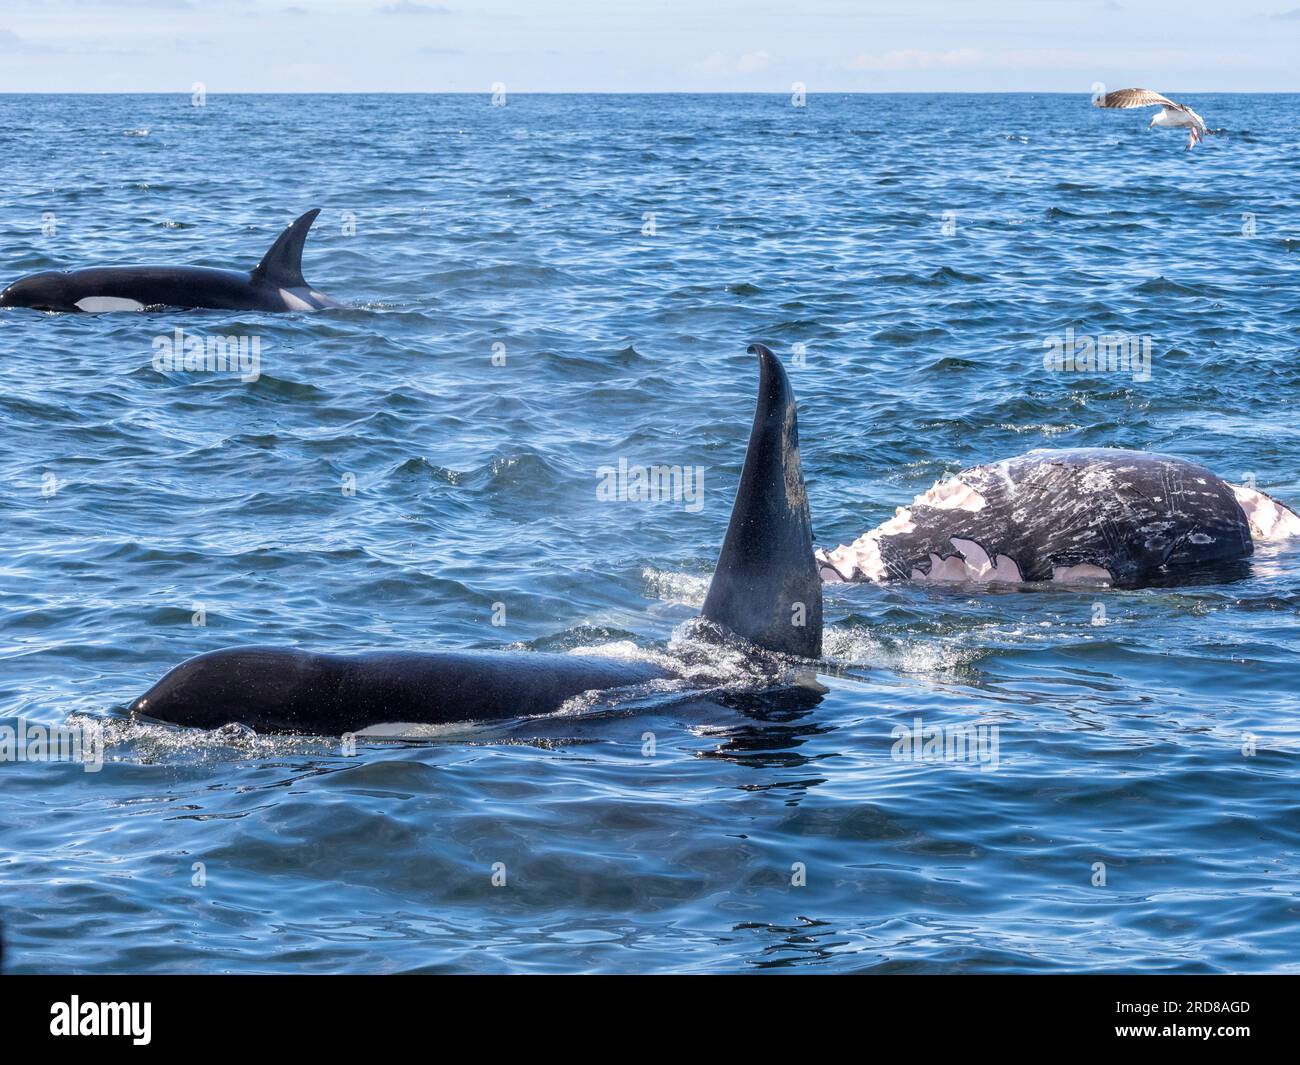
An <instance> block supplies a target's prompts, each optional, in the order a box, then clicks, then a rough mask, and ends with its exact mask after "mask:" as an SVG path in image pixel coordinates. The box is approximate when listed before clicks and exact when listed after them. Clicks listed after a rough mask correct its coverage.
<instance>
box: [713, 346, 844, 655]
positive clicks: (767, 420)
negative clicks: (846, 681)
mask: <svg viewBox="0 0 1300 1065" xmlns="http://www.w3.org/2000/svg"><path fill="white" fill-rule="evenodd" d="M749 353H750V354H751V355H757V356H758V359H759V383H758V406H757V407H756V408H755V410H754V427H753V429H752V430H751V431H750V434H749V450H748V451H746V452H745V468H744V470H743V471H742V472H741V474H740V487H739V488H738V489H736V502H735V504H734V505H733V506H732V508H731V524H730V525H728V526H727V537H726V539H725V540H724V541H723V542H722V553H721V554H720V555H719V556H718V565H717V568H716V569H715V570H714V571H713V582H712V583H711V584H710V585H709V594H708V596H707V597H706V598H705V600H704V611H703V613H704V616H705V617H706V618H709V619H710V620H712V621H716V622H718V623H719V624H721V625H725V626H726V627H727V628H729V629H730V630H731V631H732V632H734V633H736V634H738V635H740V636H743V637H745V639H747V640H749V641H751V642H752V643H756V644H758V645H759V646H760V647H766V648H767V649H768V650H771V651H780V652H783V653H785V654H792V655H801V656H803V657H805V658H819V657H820V656H821V653H822V581H821V575H820V574H819V573H818V572H817V563H816V560H815V559H814V557H813V546H812V519H811V518H810V516H809V514H808V494H807V492H806V491H805V490H804V483H803V466H802V464H801V463H800V461H799V423H798V419H797V416H796V409H795V400H794V390H793V389H792V388H791V387H790V381H789V379H788V378H787V377H786V375H785V370H784V369H783V368H782V366H781V362H780V360H779V359H778V358H777V357H776V356H775V355H773V354H772V352H771V351H769V350H768V349H767V348H765V347H764V346H763V345H762V344H753V345H751V346H750V348H749Z"/></svg>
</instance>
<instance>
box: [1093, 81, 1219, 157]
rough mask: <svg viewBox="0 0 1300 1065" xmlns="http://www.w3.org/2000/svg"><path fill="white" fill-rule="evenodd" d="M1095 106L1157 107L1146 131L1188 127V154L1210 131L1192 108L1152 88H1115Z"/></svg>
mask: <svg viewBox="0 0 1300 1065" xmlns="http://www.w3.org/2000/svg"><path fill="white" fill-rule="evenodd" d="M1093 106H1094V107H1107V108H1124V109H1128V108H1133V107H1153V106H1158V107H1159V108H1160V110H1159V111H1157V112H1156V113H1155V114H1154V115H1152V116H1151V121H1150V122H1149V123H1148V124H1147V128H1148V129H1151V128H1154V127H1156V126H1164V127H1171V128H1185V129H1186V130H1187V148H1188V150H1189V151H1190V150H1191V149H1192V148H1193V147H1194V146H1195V145H1196V144H1197V143H1198V142H1199V141H1200V140H1201V139H1202V138H1203V137H1205V135H1206V134H1207V133H1208V132H1209V129H1208V128H1207V127H1206V125H1205V119H1203V118H1202V117H1201V116H1200V115H1198V114H1197V113H1196V112H1195V111H1193V110H1192V109H1191V108H1190V107H1188V106H1187V105H1186V104H1180V103H1175V102H1174V101H1173V100H1171V99H1169V97H1167V96H1161V95H1160V93H1158V92H1155V91H1154V90H1152V89H1116V90H1115V91H1114V92H1108V93H1107V94H1106V95H1105V96H1102V97H1100V98H1098V99H1096V100H1094V101H1093Z"/></svg>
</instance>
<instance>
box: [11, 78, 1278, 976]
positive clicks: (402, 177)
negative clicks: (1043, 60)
mask: <svg viewBox="0 0 1300 1065" xmlns="http://www.w3.org/2000/svg"><path fill="white" fill-rule="evenodd" d="M1173 95H1174V97H1175V98H1176V99H1182V100H1185V101H1186V102H1187V103H1188V104H1190V105H1191V106H1193V107H1194V108H1196V109H1197V110H1198V111H1199V112H1200V113H1201V114H1203V115H1204V116H1205V117H1206V119H1207V120H1208V122H1209V124H1210V126H1211V127H1212V128H1214V129H1215V130H1217V131H1218V132H1217V135H1215V136H1212V137H1209V138H1208V139H1207V141H1206V143H1205V144H1203V145H1202V146H1200V147H1198V148H1197V149H1195V150H1194V151H1191V152H1187V151H1185V150H1184V148H1183V143H1184V139H1185V138H1184V136H1183V135H1182V134H1180V133H1177V132H1171V131H1161V130H1148V129H1147V128H1146V122H1147V112H1142V111H1129V112H1109V111H1108V112H1102V111H1099V110H1096V109H1094V108H1091V107H1089V106H1088V99H1087V97H1086V96H1083V95H1080V96H1057V95H1042V96H1035V95H987V96H984V95H881V96H872V95H855V96H818V95H812V96H810V97H809V98H808V100H807V106H805V107H794V106H792V105H791V99H790V98H789V97H787V96H778V95H772V96H742V95H737V96H687V95H680V96H677V95H674V96H563V95H556V96H549V95H548V96H526V95H524V96H521V95H515V96H510V97H509V98H508V100H507V101H506V105H505V106H493V105H492V103H491V101H490V99H489V98H488V97H487V96H482V97H479V96H387V95H374V96H303V97H291V96H211V97H209V98H208V99H207V101H206V106H202V107H196V106H192V104H191V99H190V97H189V96H187V95H177V96H0V177H2V178H3V181H2V182H0V285H3V284H5V283H7V282H8V281H10V280H12V279H14V278H16V277H18V276H19V275H22V274H25V273H29V272H32V271H36V270H41V269H48V268H65V267H71V266H79V265H91V264H111V263H124V264H125V263H132V262H162V263H194V264H203V265H211V266H229V267H241V268H245V269H246V268H249V267H251V266H252V265H254V264H255V263H256V262H257V260H258V259H259V258H260V257H261V255H262V253H263V252H264V251H265V250H266V248H267V247H269V246H270V244H271V242H272V241H273V240H274V238H275V236H276V235H277V234H278V233H279V231H280V230H281V228H282V227H283V226H284V225H286V224H287V223H288V222H289V221H291V220H292V219H293V218H294V217H296V216H297V215H298V214H300V213H302V212H303V211H305V210H307V209H308V208H310V207H314V206H319V207H321V208H323V212H322V214H321V216H320V218H319V220H318V221H317V223H316V226H315V229H314V230H313V232H312V235H311V237H310V238H309V240H308V242H307V248H306V254H305V258H304V264H305V273H306V276H307V279H308V280H309V281H310V282H311V283H312V284H313V285H314V286H315V287H317V288H318V289H320V290H321V291H323V292H325V293H328V294H329V295H331V296H334V297H336V298H338V299H341V300H344V301H346V302H348V303H349V304H350V305H351V306H350V307H349V308H347V309H343V310H336V311H326V312H322V313H319V314H314V315H312V314H300V313H291V314H284V315H271V314H264V313H251V312H250V313H235V312H211V311H209V312H194V311H164V312H160V313H151V314H107V315H50V314H42V313H38V312H33V311H22V310H14V311H4V312H0V481H2V482H3V485H4V491H3V492H0V663H2V666H0V727H8V728H10V729H13V730H15V731H16V730H18V729H21V728H30V727H31V726H32V725H44V726H53V725H59V724H65V723H72V724H85V723H87V722H91V721H93V722H98V723H99V724H100V725H101V726H102V730H103V735H104V738H105V749H104V752H103V754H104V764H103V766H102V768H101V769H100V770H99V771H98V772H87V771H86V767H85V766H83V765H81V764H77V763H75V762H70V761H53V762H51V761H14V760H9V761H5V762H2V763H0V788H2V793H3V797H4V798H3V802H0V918H2V919H3V921H4V925H5V933H6V940H7V948H8V954H7V958H6V967H7V969H8V970H9V971H13V972H29V973H32V972H87V973H92V972H109V973H118V972H149V973H171V972H186V973H189V972H194V973H197V972H241V973H255V972H256V973H261V972H321V973H326V972H411V971H444V972H506V971H510V972H574V971H581V972H595V971H600V972H629V971H631V972H704V971H710V972H715V971H728V972H737V971H748V970H762V969H775V970H786V971H790V970H794V971H799V970H803V971H819V972H829V971H835V972H850V971H854V972H864V971H865V972H913V973H916V972H920V973H930V972H952V971H976V972H990V971H992V972H1008V971H1010V972H1050V971H1084V972H1095V971H1143V972H1236V971H1249V972H1280V971H1291V972H1295V971H1300V788H1298V787H1297V774H1298V770H1300V683H1297V662H1298V660H1300V659H1298V654H1300V623H1298V619H1297V609H1298V607H1300V541H1291V542H1290V543H1289V544H1288V543H1282V544H1274V545H1263V546H1262V547H1261V548H1260V550H1259V551H1258V552H1257V554H1256V557H1255V559H1254V561H1253V563H1252V565H1251V566H1250V567H1249V570H1248V571H1247V572H1244V573H1243V574H1241V575H1240V576H1239V578H1238V579H1236V580H1232V581H1229V582H1226V583H1218V584H1209V583H1191V584H1181V585H1175V586H1171V587H1162V588H1152V589H1145V590H1140V591H1125V592H1120V591H1098V590H1095V589H1086V588H1069V587H1037V588H1018V587H1010V588H1002V589H972V588H969V587H918V586H911V585H894V586H886V587H880V586H873V585H868V584H863V585H833V586H828V587H827V588H826V602H825V606H826V639H825V643H826V656H827V663H826V666H825V672H824V674H823V675H822V676H821V678H820V679H821V682H822V683H823V684H824V685H825V686H826V688H827V689H828V690H827V691H826V693H825V695H824V697H823V698H821V699H820V701H817V700H815V699H814V698H807V697H805V698H800V699H791V698H785V697H780V696H777V695H768V694H764V693H762V692H759V691H756V690H752V689H753V685H752V684H751V685H750V686H749V688H746V684H747V682H748V681H749V680H752V678H748V677H747V676H746V674H745V670H746V667H745V665H744V663H743V662H739V661H735V660H732V659H729V658H726V657H725V656H722V657H719V659H718V661H716V662H714V663H711V664H710V669H711V670H712V673H713V676H711V677H710V678H709V680H710V682H711V683H712V685H713V686H714V687H715V688H716V689H728V688H730V689H733V690H732V692H731V694H729V695H719V696H717V697H711V696H700V697H696V698H679V699H676V700H663V699H661V700H656V699H653V698H651V699H646V698H641V699H628V700H621V699H620V698H619V697H617V696H615V697H606V698H604V699H596V700H590V701H587V702H584V703H582V704H580V705H576V706H575V707H574V708H573V710H572V712H569V713H565V714H563V715H561V716H560V717H558V718H553V719H549V720H542V719H537V718H531V719H530V718H520V719H518V720H513V721H507V722H503V723H495V724H489V725H483V724H478V725H476V724H467V725H458V726H449V727H446V728H444V729H434V730H430V732H429V734H428V735H427V736H424V737H422V738H421V740H420V742H386V741H380V740H368V739H362V740H360V741H359V742H358V746H357V749H356V750H355V752H350V751H349V750H347V749H346V748H344V747H342V746H341V745H340V741H339V740H338V738H310V737H297V738H294V737H277V736H267V735H256V734H252V733H250V732H248V731H247V730H244V729H239V728H227V729H223V730H218V731H216V732H212V733H196V732H187V731H185V730H179V729H174V728H170V727H165V726H162V725H158V724H151V723H148V722H145V721H132V720H130V719H129V717H128V716H127V714H126V713H125V711H124V709H123V708H124V706H125V704H126V703H127V702H129V701H130V700H131V699H132V698H134V697H135V696H136V695H138V694H140V693H141V692H142V691H143V690H145V689H146V688H147V687H149V686H150V685H151V684H152V683H153V682H154V681H155V680H156V679H157V678H158V677H159V676H161V675H162V674H163V673H164V672H166V671H167V670H168V669H169V668H171V667H172V666H174V665H176V664H177V663H179V662H181V661H182V660H184V659H185V658H187V657H189V656H191V655H194V654H197V653H200V652H203V651H208V650H212V649H215V648H223V647H230V646H235V645H238V644H245V643H252V642H258V643H269V644H279V645H285V646H298V647H304V648H312V649H316V650H322V651H336V652H346V651H359V650H365V649H395V648H401V649H432V648H475V647H481V648H490V647H502V646H512V647H522V648H532V649H545V650H560V651H566V650H572V649H577V648H600V649H601V650H602V653H606V654H612V655H615V656H625V657H635V656H638V655H650V656H670V657H671V656H672V655H674V653H675V652H676V650H677V648H678V644H679V643H680V641H681V640H682V639H683V635H682V634H683V632H684V631H685V630H684V625H685V623H686V622H688V620H689V619H690V618H691V617H692V616H693V615H694V614H695V613H696V612H697V611H698V609H699V606H700V604H701V602H702V600H703V596H704V592H705V589H706V588H707V583H708V578H709V574H710V573H711V572H712V566H713V562H714V560H715V558H716V553H717V550H718V548H719V546H720V544H721V541H722V536H723V532H724V530H725V528H726V524H727V519H728V516H729V513H730V508H731V503H732V498H733V495H734V492H735V488H736V484H737V481H738V478H739V473H740V466H741V462H742V460H743V456H744V448H745V443H746V441H747V439H748V432H749V421H750V417H751V414H752V411H753V406H754V395H755V388H756V384H757V366H756V362H755V360H754V358H753V357H752V356H749V355H747V354H746V353H745V348H746V346H747V345H748V344H750V343H751V342H753V341H756V340H758V341H763V342H766V343H768V344H769V345H771V346H772V347H773V348H774V349H775V350H777V351H778V353H779V354H780V355H781V356H782V358H783V360H784V361H785V363H786V365H787V367H788V369H789V371H790V375H791V379H792V382H793V385H794V388H795V391H796V393H797V395H798V397H799V403H800V411H799V419H800V431H801V443H802V456H803V464H804V470H805V474H806V476H807V480H808V492H809V499H810V503H811V508H812V515H813V525H814V529H815V531H816V534H817V540H818V543H819V544H821V545H825V546H834V545H836V544H839V543H847V542H849V541H851V540H853V539H854V538H856V537H857V536H859V535H860V534H861V533H863V532H864V531H866V530H867V529H868V528H870V527H872V526H873V525H875V524H877V523H878V522H880V521H883V520H885V519H886V518H888V517H890V516H891V515H892V514H893V511H894V507H896V506H899V505H905V504H907V503H909V502H910V501H911V499H912V497H913V496H914V495H916V494H917V493H919V492H922V491H924V490H926V489H927V488H928V487H929V486H930V485H931V484H932V483H933V482H934V481H935V480H937V479H938V478H940V477H941V476H943V475H944V474H945V473H948V472H952V471H955V470H957V469H959V468H961V467H962V466H967V465H973V464H976V463H979V462H984V461H991V460H995V459H999V458H1005V457H1008V456H1011V455H1015V454H1018V453H1021V452H1024V451H1027V450H1029V449H1031V448H1035V447H1075V446H1089V447H1094V446H1119V447H1129V448H1142V449H1151V450H1157V451H1163V452H1168V453H1171V454H1175V455H1180V456H1183V457H1185V458H1188V459H1192V460H1195V461H1198V462H1201V463H1204V464H1205V465H1207V466H1209V467H1210V468H1211V469H1213V470H1214V471H1216V472H1217V473H1219V474H1220V475H1221V476H1223V477H1225V478H1227V479H1228V480H1230V481H1234V482H1240V481H1242V480H1251V479H1252V478H1253V481H1254V483H1256V484H1257V485H1258V486H1259V487H1260V488H1262V489H1264V490H1266V491H1268V492H1270V493H1273V494H1275V495H1277V496H1278V497H1279V498H1281V499H1283V500H1286V501H1288V502H1290V503H1291V504H1292V505H1293V506H1294V505H1297V504H1300V431H1298V430H1297V417H1296V411H1297V405H1298V404H1300V359H1298V358H1297V356H1298V355H1300V313H1298V312H1300V289H1298V287H1297V268H1298V267H1300V257H1298V256H1300V97H1296V96H1263V95H1196V94H1190V95H1186V96H1180V95H1179V94H1177V93H1174V94H1173ZM177 329H180V330H183V331H184V334H186V335H198V336H203V337H208V336H243V337H247V338H256V339H257V340H258V343H259V344H260V365H259V373H258V376H257V377H256V379H255V380H248V381H245V380H241V377H240V375H239V374H237V373H230V372H224V373H222V372H214V373H206V372H186V371H184V370H183V369H182V370H175V369H168V368H164V369H163V370H161V371H160V370H159V369H156V368H155V366H154V355H155V351H156V347H155V341H156V338H158V337H173V336H174V335H175V330H177ZM1067 329H1073V330H1074V332H1075V334H1076V335H1077V336H1099V335H1101V334H1106V333H1112V334H1123V335H1125V336H1131V337H1134V338H1139V340H1142V338H1145V340H1142V342H1143V343H1149V345H1150V348H1149V350H1150V353H1151V365H1150V370H1151V372H1150V374H1149V379H1146V378H1147V376H1148V375H1146V374H1144V373H1141V372H1136V373H1135V372H1133V370H1132V368H1128V369H1125V368H1115V369H1108V368H1103V369H1101V370H1088V369H1084V370H1073V371H1071V370H1064V371H1062V370H1057V369H1054V368H1052V367H1050V366H1049V367H1045V365H1044V353H1045V351H1047V350H1049V349H1047V348H1045V344H1050V342H1051V338H1052V337H1057V336H1063V335H1064V333H1065V331H1066V330H1067ZM620 460H626V461H627V462H628V463H629V464H631V465H638V464H639V465H646V466H649V465H669V466H672V465H679V466H682V467H687V468H689V467H696V466H698V467H703V468H704V474H703V476H704V482H703V483H704V495H703V498H702V505H701V506H699V507H695V506H692V505H689V503H688V501H687V500H677V501H673V500H668V501H659V502H642V501H636V500H617V499H615V500H606V499H601V498H599V497H598V494H597V488H598V487H599V485H600V483H601V481H600V477H599V475H598V471H600V470H601V468H602V467H606V466H615V467H617V465H618V463H619V461H620ZM494 621H498V622H502V624H494ZM734 689H741V691H740V692H739V693H737V692H736V691H735V690H734ZM918 719H919V720H920V722H921V727H922V729H923V730H924V729H926V728H931V727H941V728H948V729H949V730H953V729H962V728H966V727H968V726H979V727H981V728H982V729H984V731H983V732H982V733H980V734H981V735H982V736H983V737H985V739H986V740H990V741H991V737H992V736H993V735H994V733H993V732H992V731H991V730H992V728H993V727H994V726H996V729H997V732H996V746H993V745H992V743H991V742H989V743H986V744H985V746H984V747H983V748H979V749H978V750H977V752H976V755H975V756H971V755H970V754H969V752H968V754H967V756H965V757H961V756H960V755H957V756H953V757H933V758H926V757H924V756H923V755H924V752H923V751H922V752H921V754H922V756H921V757H909V756H908V752H907V750H905V749H902V748H901V747H900V744H899V742H898V738H897V735H896V732H897V731H898V730H900V728H906V729H914V728H915V727H916V723H917V721H918Z"/></svg>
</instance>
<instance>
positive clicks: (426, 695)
mask: <svg viewBox="0 0 1300 1065" xmlns="http://www.w3.org/2000/svg"><path fill="white" fill-rule="evenodd" d="M749 351H750V353H751V354H755V355H757V356H758V358H759V366H760V377H759V392H758V404H757V407H756V409H755V411H754V423H753V429H752V430H751V432H750V438H749V449H748V451H747V452H746V454H745V466H744V470H743V472H742V474H741V478H740V487H739V488H738V489H737V491H736V501H735V504H734V505H733V508H732V513H731V521H730V524H729V526H728V528H727V535H726V540H725V541H724V543H723V547H722V551H721V553H720V555H719V557H718V563H717V566H716V568H715V570H714V574H713V582H712V584H711V585H710V587H709V592H708V597H707V599H706V600H705V604H704V610H703V615H704V617H705V618H707V619H709V620H710V621H712V622H714V623H716V624H717V625H718V626H720V627H722V628H724V629H727V630H730V631H731V632H732V633H734V634H736V635H738V636H741V637H743V638H744V639H746V640H748V641H750V642H751V643H753V644H755V645H757V646H758V647H761V648H763V649H766V650H769V651H775V652H778V653H780V654H785V655H794V656H800V657H804V658H817V657H819V656H820V655H821V644H822V599H821V580H820V578H819V577H818V575H817V566H816V563H815V562H814V560H813V549H812V527H811V522H810V519H809V515H808V498H807V495H806V493H805V491H804V482H803V470H802V467H801V465H800V461H799V427H798V421H797V415H796V409H795V398H794V392H793V391H792V390H791V388H790V382H789V380H788V379H787V377H786V375H785V371H784V369H782V367H781V364H780V362H779V361H778V360H777V358H776V356H775V355H773V354H772V352H771V351H769V350H768V349H767V348H765V347H763V346H762V345H761V344H755V345H754V346H752V347H751V348H750V349H749ZM673 676H674V674H673V673H671V672H670V671H668V670H667V669H665V668H662V667H660V666H658V665H655V664H651V663H647V662H628V661H623V660H614V659H610V658H607V657H601V656H598V655H569V654H546V653H530V652H517V651H514V652H508V651H446V652H430V653H419V652H400V651H379V652H375V653H372V654H359V655H331V654H314V653H311V652H308V651H299V650H292V649H287V648H277V647H236V648H231V649H229V650H222V651H212V652H209V653H208V654H203V655H199V656H198V657H197V658H192V659H190V660H189V661H187V662H184V663H182V664H181V665H179V666H177V667H176V668H175V669H173V670H172V671H171V672H170V673H168V674H167V675H166V676H164V677H163V678H162V679H161V680H160V681H159V682H158V683H157V684H155V685H154V686H153V687H152V688H150V689H149V690H148V691H147V692H145V693H144V694H143V695H142V696H140V697H139V698H138V699H136V700H135V701H134V702H133V703H131V705H130V707H129V709H130V710H131V711H132V712H134V713H139V714H145V715H148V716H149V717H153V718H158V719H160V720H163V721H169V722H172V723H174V724H177V725H187V726H196V727H199V728H214V727H219V726H221V725H225V724H227V723H229V722H239V723H242V724H245V725H249V726H251V727H252V728H254V729H257V730H259V731H270V732H297V733H308V734H314V735H339V734H342V733H345V732H360V731H362V730H364V729H376V728H379V727H381V726H384V725H394V724H398V723H403V724H429V723H433V724H438V723H444V722H452V721H468V720H488V719H499V718H507V717H516V716H523V715H534V714H548V713H553V712H555V711H557V710H559V709H560V708H561V707H563V706H564V704H565V703H566V702H567V701H568V700H570V699H572V698H574V697H575V696H578V695H582V694H583V693H585V692H590V691H600V690H606V689H612V688H622V687H626V686H628V685H635V684H642V683H645V682H647V681H652V680H656V679H663V678H671V677H673Z"/></svg>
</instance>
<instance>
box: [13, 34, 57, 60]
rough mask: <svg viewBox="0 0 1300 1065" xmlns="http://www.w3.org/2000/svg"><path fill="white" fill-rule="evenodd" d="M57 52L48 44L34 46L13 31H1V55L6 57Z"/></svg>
mask: <svg viewBox="0 0 1300 1065" xmlns="http://www.w3.org/2000/svg"><path fill="white" fill-rule="evenodd" d="M54 51H57V49H55V48H51V47H50V46H49V45H48V44H33V43H32V42H31V41H29V40H26V39H25V38H23V37H19V36H18V34H16V33H14V31H13V30H0V54H5V55H36V54H37V53H46V52H54Z"/></svg>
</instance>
